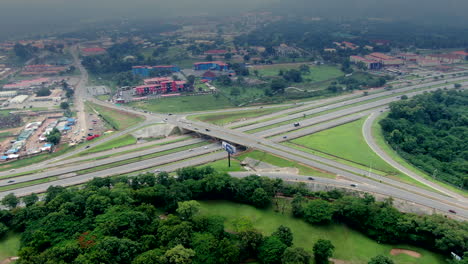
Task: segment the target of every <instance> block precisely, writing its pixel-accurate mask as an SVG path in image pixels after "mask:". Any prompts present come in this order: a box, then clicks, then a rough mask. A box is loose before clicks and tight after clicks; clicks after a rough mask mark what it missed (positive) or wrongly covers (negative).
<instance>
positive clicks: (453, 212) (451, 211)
mask: <svg viewBox="0 0 468 264" xmlns="http://www.w3.org/2000/svg"><path fill="white" fill-rule="evenodd" d="M448 211H449V213H452V214H456V213H457V212H455V211H454V210H452V209H450V210H448Z"/></svg>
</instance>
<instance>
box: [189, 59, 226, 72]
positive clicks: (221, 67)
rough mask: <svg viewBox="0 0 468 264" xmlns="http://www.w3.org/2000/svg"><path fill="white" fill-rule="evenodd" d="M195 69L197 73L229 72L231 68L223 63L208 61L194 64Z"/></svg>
mask: <svg viewBox="0 0 468 264" xmlns="http://www.w3.org/2000/svg"><path fill="white" fill-rule="evenodd" d="M193 69H194V70H196V71H208V70H211V71H227V70H229V66H228V65H227V63H224V62H222V61H207V62H197V63H194V64H193Z"/></svg>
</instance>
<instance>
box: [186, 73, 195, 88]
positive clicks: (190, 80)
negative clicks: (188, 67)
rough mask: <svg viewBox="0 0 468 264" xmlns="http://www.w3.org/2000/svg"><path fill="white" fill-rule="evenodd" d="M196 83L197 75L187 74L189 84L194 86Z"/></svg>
mask: <svg viewBox="0 0 468 264" xmlns="http://www.w3.org/2000/svg"><path fill="white" fill-rule="evenodd" d="M194 84H195V76H194V75H189V76H187V85H188V86H189V87H193V85H194Z"/></svg>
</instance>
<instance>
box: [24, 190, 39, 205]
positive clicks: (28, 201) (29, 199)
mask: <svg viewBox="0 0 468 264" xmlns="http://www.w3.org/2000/svg"><path fill="white" fill-rule="evenodd" d="M22 200H23V203H24V204H25V205H26V206H31V205H33V204H35V203H36V202H37V201H39V197H38V196H37V194H35V193H32V194H30V195H26V196H23V198H22Z"/></svg>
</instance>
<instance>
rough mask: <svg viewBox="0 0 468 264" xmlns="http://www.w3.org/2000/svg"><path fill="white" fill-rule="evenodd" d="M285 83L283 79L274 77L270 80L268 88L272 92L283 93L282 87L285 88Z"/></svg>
mask: <svg viewBox="0 0 468 264" xmlns="http://www.w3.org/2000/svg"><path fill="white" fill-rule="evenodd" d="M287 85H288V84H287V83H286V81H285V80H283V79H274V80H272V81H271V84H270V88H271V90H273V91H274V92H277V93H284V89H285V88H286V86H287Z"/></svg>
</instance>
